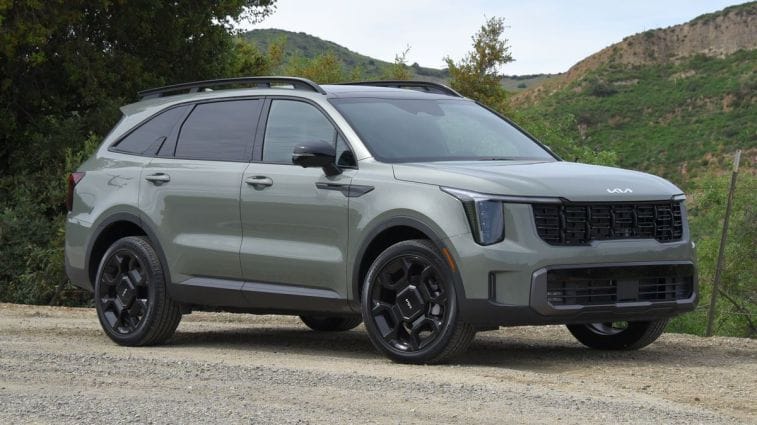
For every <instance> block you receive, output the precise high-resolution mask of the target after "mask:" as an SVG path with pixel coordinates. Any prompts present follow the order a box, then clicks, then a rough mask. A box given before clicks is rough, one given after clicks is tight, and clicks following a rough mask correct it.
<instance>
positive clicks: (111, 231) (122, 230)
mask: <svg viewBox="0 0 757 425" xmlns="http://www.w3.org/2000/svg"><path fill="white" fill-rule="evenodd" d="M92 235H93V236H92V238H91V239H90V241H89V242H88V244H87V251H86V252H87V255H86V257H85V270H86V272H87V277H88V278H89V281H90V283H91V285H92V290H94V287H95V286H94V285H95V279H96V275H97V268H98V267H99V265H100V261H101V260H102V256H103V255H104V254H105V251H107V250H108V247H110V246H111V245H112V244H113V242H115V241H117V240H118V239H121V238H124V237H127V236H145V237H147V239H148V240H149V241H150V244H151V245H152V246H153V248H154V249H155V252H156V253H157V254H158V259H159V260H160V264H161V266H162V268H163V272H164V273H165V278H166V283H170V282H171V279H170V273H169V270H168V262H167V261H166V257H165V254H164V252H163V248H162V247H161V246H160V242H159V240H158V238H157V236H156V234H155V232H153V231H152V229H150V227H149V226H148V225H147V224H146V223H145V222H144V221H142V220H141V219H140V218H139V217H138V216H137V215H134V214H131V213H126V212H119V213H115V214H112V215H110V216H108V217H107V218H105V219H104V220H103V221H102V222H100V224H98V225H97V227H96V230H95V231H94V232H93V233H92ZM169 286H170V285H169Z"/></svg>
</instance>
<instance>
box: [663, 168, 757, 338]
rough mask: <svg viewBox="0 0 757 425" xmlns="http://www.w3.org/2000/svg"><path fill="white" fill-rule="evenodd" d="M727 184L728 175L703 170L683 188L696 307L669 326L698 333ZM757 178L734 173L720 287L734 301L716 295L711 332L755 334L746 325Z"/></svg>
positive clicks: (753, 295)
mask: <svg viewBox="0 0 757 425" xmlns="http://www.w3.org/2000/svg"><path fill="white" fill-rule="evenodd" d="M729 185H730V176H729V175H717V174H714V173H712V171H709V172H708V173H707V174H704V175H702V176H701V177H698V178H696V179H694V181H692V182H691V184H690V188H689V199H690V200H691V202H690V203H689V205H688V213H689V218H690V222H691V232H692V237H693V239H694V240H695V241H696V242H697V257H698V260H699V261H698V266H699V282H700V288H701V301H700V307H699V309H698V311H696V312H694V313H691V314H688V315H685V316H682V317H680V318H677V319H675V320H674V321H673V323H672V324H671V327H670V329H671V330H673V331H678V332H687V333H697V334H703V333H704V323H705V321H706V313H707V305H708V304H709V300H710V296H711V295H712V283H713V282H714V279H715V266H716V262H717V256H718V249H719V246H720V235H721V232H722V226H723V217H724V216H725V207H726V200H727V196H728V188H729ZM755 208H757V177H755V176H754V175H753V174H748V173H744V174H742V175H740V176H739V177H738V180H737V185H736V191H735V193H734V205H733V213H732V215H731V219H730V225H729V231H728V241H727V243H726V251H725V268H724V272H723V274H722V277H721V286H720V287H721V289H723V290H724V291H725V292H726V293H727V294H730V297H731V298H733V299H734V301H736V302H737V303H738V304H737V305H736V304H734V303H732V302H731V301H729V300H728V299H726V298H724V297H722V296H721V297H720V298H719V299H718V309H717V310H718V313H719V314H718V316H717V320H716V322H715V323H716V332H717V333H718V334H720V335H732V336H745V335H751V336H757V334H755V332H756V330H755V329H750V328H749V323H748V321H747V317H749V318H750V320H751V321H752V323H754V322H756V321H757V280H756V278H755V276H757V263H756V262H755V261H754V254H755V252H757V209H755Z"/></svg>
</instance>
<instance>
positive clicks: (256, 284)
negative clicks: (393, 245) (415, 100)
mask: <svg viewBox="0 0 757 425" xmlns="http://www.w3.org/2000/svg"><path fill="white" fill-rule="evenodd" d="M269 102H270V103H269V104H268V105H267V109H268V111H267V112H268V113H267V115H266V114H265V112H264V115H265V117H264V119H263V120H261V128H260V129H259V140H260V139H261V138H262V147H261V145H260V142H258V145H257V146H256V150H257V151H258V152H256V159H255V161H254V162H253V163H252V164H250V167H249V168H248V169H247V171H246V172H245V174H244V179H243V180H244V183H243V184H242V188H241V200H242V202H241V210H242V229H243V234H244V238H243V241H242V249H241V263H242V273H243V276H244V278H245V279H246V280H247V281H248V283H247V284H246V286H245V294H246V295H247V296H248V297H250V298H251V299H250V302H251V303H252V304H259V303H258V302H256V301H257V300H256V299H255V297H256V296H258V297H260V295H259V294H258V295H256V292H270V291H276V292H278V293H280V294H289V295H296V296H305V297H311V299H313V302H315V301H314V300H315V299H316V298H330V299H341V298H345V297H346V287H347V285H346V279H345V278H346V258H347V240H348V234H347V227H348V220H347V201H348V199H349V198H348V197H347V196H346V192H347V189H348V187H349V184H350V181H351V180H352V176H353V175H354V173H355V172H356V169H355V168H356V167H355V162H354V159H353V156H352V154H351V151H350V150H349V148H348V146H347V144H346V143H345V142H344V140H343V138H342V136H341V135H340V133H339V131H338V130H337V128H336V126H335V125H334V124H333V122H332V121H331V120H330V119H329V118H328V117H327V116H326V115H325V113H324V112H323V111H322V110H321V109H320V108H318V107H317V106H316V105H314V104H312V103H309V102H305V101H303V100H297V99H285V98H274V99H271V100H269ZM264 122H265V127H263V123H264ZM261 132H262V134H261ZM261 136H262V137H261ZM316 140H320V141H324V142H328V143H332V144H335V145H336V147H337V157H338V158H341V159H342V160H341V162H342V164H341V165H342V171H343V172H342V174H339V175H336V176H332V177H327V176H326V175H325V174H324V172H323V170H322V169H320V168H302V167H300V166H297V165H294V164H293V163H292V151H293V149H294V146H295V145H296V144H299V143H303V142H312V141H316ZM271 284H273V285H271ZM312 307H313V308H316V307H317V306H312ZM298 308H306V309H309V308H311V306H308V305H299V306H298Z"/></svg>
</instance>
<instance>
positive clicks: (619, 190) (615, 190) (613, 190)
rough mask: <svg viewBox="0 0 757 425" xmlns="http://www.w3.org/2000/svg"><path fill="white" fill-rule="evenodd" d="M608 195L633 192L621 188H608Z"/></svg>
mask: <svg viewBox="0 0 757 425" xmlns="http://www.w3.org/2000/svg"><path fill="white" fill-rule="evenodd" d="M607 193H633V190H631V189H629V188H625V189H621V188H619V187H616V188H614V189H610V188H607Z"/></svg>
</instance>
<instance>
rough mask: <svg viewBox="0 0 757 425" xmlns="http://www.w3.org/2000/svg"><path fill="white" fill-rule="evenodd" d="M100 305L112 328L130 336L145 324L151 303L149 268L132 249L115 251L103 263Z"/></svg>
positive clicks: (98, 300)
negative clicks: (147, 271) (147, 274)
mask: <svg viewBox="0 0 757 425" xmlns="http://www.w3.org/2000/svg"><path fill="white" fill-rule="evenodd" d="M100 282H101V290H100V296H99V297H98V299H97V302H98V303H100V309H101V310H102V312H103V317H104V318H105V321H106V323H107V325H108V326H110V328H111V329H112V330H113V331H114V332H117V333H119V334H126V335H128V334H130V333H132V332H134V331H135V330H136V329H137V328H138V327H139V325H140V323H142V320H143V319H144V317H145V314H147V309H148V307H149V304H150V292H151V291H150V288H149V287H148V286H147V277H146V276H145V266H144V264H142V262H141V261H140V259H139V258H137V256H136V255H135V254H134V253H133V252H131V251H129V250H128V249H119V250H118V251H115V252H113V253H112V254H111V255H110V256H109V257H108V258H106V259H105V262H104V263H103V273H102V275H101V278H100Z"/></svg>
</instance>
